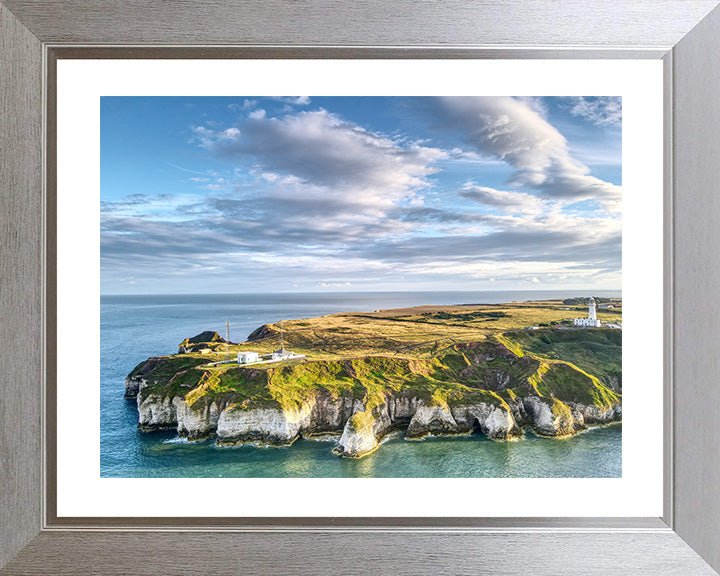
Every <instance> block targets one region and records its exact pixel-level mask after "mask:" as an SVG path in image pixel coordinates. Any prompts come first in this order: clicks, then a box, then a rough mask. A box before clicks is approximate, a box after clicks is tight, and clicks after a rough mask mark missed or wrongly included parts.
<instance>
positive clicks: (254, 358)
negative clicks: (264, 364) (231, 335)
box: [237, 352, 260, 364]
mask: <svg viewBox="0 0 720 576" xmlns="http://www.w3.org/2000/svg"><path fill="white" fill-rule="evenodd" d="M259 360H260V356H259V355H258V353H257V352H238V356H237V361H238V364H251V363H252V362H258V361H259Z"/></svg>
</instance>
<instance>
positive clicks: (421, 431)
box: [405, 406, 458, 438]
mask: <svg viewBox="0 0 720 576" xmlns="http://www.w3.org/2000/svg"><path fill="white" fill-rule="evenodd" d="M457 433H458V425H457V422H455V419H454V418H453V415H452V414H451V413H450V410H449V409H448V407H447V406H419V407H418V408H417V410H416V411H415V415H414V416H413V417H412V420H410V424H409V425H408V429H407V432H406V433H405V435H406V436H407V437H408V438H420V437H422V436H426V435H427V434H457Z"/></svg>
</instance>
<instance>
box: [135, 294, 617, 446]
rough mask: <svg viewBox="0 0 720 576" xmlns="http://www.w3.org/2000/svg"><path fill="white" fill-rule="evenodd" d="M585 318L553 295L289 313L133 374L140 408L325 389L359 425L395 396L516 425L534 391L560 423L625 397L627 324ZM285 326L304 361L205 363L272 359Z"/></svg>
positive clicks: (211, 337) (265, 402)
mask: <svg viewBox="0 0 720 576" xmlns="http://www.w3.org/2000/svg"><path fill="white" fill-rule="evenodd" d="M612 303H613V305H614V308H612V309H608V310H598V317H599V318H600V319H601V320H603V321H605V322H613V323H619V322H622V304H621V301H620V300H614V301H613V302H612ZM586 315H587V307H586V305H585V304H584V303H582V302H578V303H567V302H563V301H557V300H549V301H543V302H514V303H508V304H497V305H477V304H465V305H458V306H422V307H416V308H405V309H394V310H377V311H374V312H358V313H343V314H333V315H329V316H322V317H318V318H307V319H301V320H286V321H284V322H282V327H281V326H280V325H279V324H265V325H263V326H261V327H259V328H258V329H257V330H255V331H254V332H252V333H251V334H250V335H249V337H248V339H247V340H246V341H245V342H242V343H239V344H234V343H227V342H225V341H224V340H223V339H222V338H220V337H219V336H218V335H217V334H216V333H214V332H206V333H204V334H203V335H199V336H203V337H201V338H199V339H198V337H195V338H190V339H186V340H185V341H183V343H181V350H189V351H187V352H185V353H182V354H176V355H170V356H164V357H157V358H151V359H148V360H146V361H145V362H143V363H141V364H139V365H138V366H137V367H136V368H135V369H134V370H133V372H132V373H131V374H130V375H129V376H128V378H129V379H130V380H132V381H139V380H142V381H143V385H142V386H140V387H139V394H138V405H140V404H141V403H142V402H143V401H144V400H145V399H146V398H148V397H149V396H151V395H155V396H156V397H164V398H176V397H180V398H182V399H184V401H185V402H186V403H187V405H188V406H189V408H190V409H191V410H193V411H199V410H207V409H209V407H210V406H211V405H215V406H220V407H222V408H223V409H225V408H231V409H232V410H251V409H260V408H263V409H265V408H275V409H280V410H282V411H285V412H288V411H292V410H296V411H297V410H301V409H302V407H303V406H305V405H306V404H307V403H308V402H309V401H311V400H312V399H314V398H317V397H318V395H319V394H322V395H324V396H327V397H328V398H330V399H333V400H338V399H346V400H347V401H348V402H350V403H353V402H359V403H360V404H361V405H362V407H363V410H358V409H355V411H354V412H353V416H355V415H357V417H356V418H355V420H357V419H358V418H360V417H361V415H363V414H364V415H366V418H371V419H372V418H374V417H372V416H370V415H371V414H372V413H373V410H374V409H376V408H380V407H382V406H385V404H386V402H387V398H388V397H389V396H392V397H393V398H395V399H398V398H399V399H403V398H405V399H411V398H412V401H413V402H415V403H418V402H419V403H420V404H422V405H424V406H435V407H441V408H442V407H444V408H446V409H447V408H448V407H454V406H459V405H463V406H467V405H477V404H480V403H484V404H487V405H491V406H493V407H495V406H497V407H499V408H502V409H503V410H505V411H507V413H508V414H510V413H513V412H514V413H515V414H516V420H520V421H522V418H523V410H521V409H520V408H518V406H519V404H518V402H519V399H522V398H526V397H535V398H538V399H542V400H543V401H544V402H546V403H547V405H548V406H550V407H551V411H552V414H553V417H554V418H555V419H556V420H557V421H558V422H559V421H564V420H563V419H565V420H567V419H568V418H570V416H569V415H570V414H571V413H572V411H573V410H575V412H577V405H580V406H581V407H592V408H593V410H597V411H599V412H602V411H607V410H610V409H612V408H613V407H614V406H619V405H620V402H621V396H620V394H621V391H622V331H621V330H614V329H604V328H599V329H578V328H573V327H572V326H571V324H572V321H571V319H572V318H573V317H581V316H586ZM530 327H534V328H533V329H530ZM281 330H282V335H283V339H284V343H285V348H287V349H290V350H292V351H293V352H296V353H298V354H304V355H305V358H302V359H296V360H288V361H283V362H276V363H271V364H254V365H250V366H242V365H238V364H237V363H234V362H231V363H227V364H220V365H215V366H213V365H210V363H211V362H213V361H218V360H222V359H226V358H236V357H237V354H238V352H240V351H254V352H258V353H260V354H268V353H270V352H272V351H274V350H276V349H277V348H278V345H279V341H280V332H281ZM199 340H205V341H204V342H200V341H199ZM203 349H205V352H204V353H202V352H201V350H203ZM570 420H572V419H571V418H570ZM353 422H354V421H353ZM355 424H357V422H355ZM566 428H567V427H566ZM563 433H565V432H563Z"/></svg>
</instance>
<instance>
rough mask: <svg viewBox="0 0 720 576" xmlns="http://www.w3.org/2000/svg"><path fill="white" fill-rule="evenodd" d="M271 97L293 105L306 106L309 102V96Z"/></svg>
mask: <svg viewBox="0 0 720 576" xmlns="http://www.w3.org/2000/svg"><path fill="white" fill-rule="evenodd" d="M273 99H274V100H278V101H280V102H285V104H290V105H293V106H307V105H308V104H310V97H309V96H276V97H275V98H273Z"/></svg>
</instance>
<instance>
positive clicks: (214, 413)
mask: <svg viewBox="0 0 720 576" xmlns="http://www.w3.org/2000/svg"><path fill="white" fill-rule="evenodd" d="M173 406H174V407H175V412H176V418H177V431H178V435H180V436H187V437H188V438H189V439H190V440H199V439H202V438H206V437H207V436H209V435H210V434H212V433H214V432H215V430H216V428H217V425H218V418H219V417H220V409H219V408H218V406H217V404H215V402H213V403H212V404H210V406H208V407H205V408H201V409H199V410H193V409H192V408H190V406H188V404H187V402H185V399H184V398H180V397H179V396H176V397H175V398H174V399H173Z"/></svg>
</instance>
